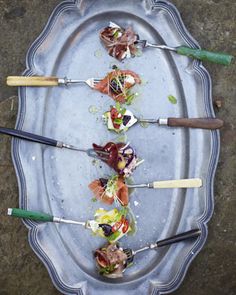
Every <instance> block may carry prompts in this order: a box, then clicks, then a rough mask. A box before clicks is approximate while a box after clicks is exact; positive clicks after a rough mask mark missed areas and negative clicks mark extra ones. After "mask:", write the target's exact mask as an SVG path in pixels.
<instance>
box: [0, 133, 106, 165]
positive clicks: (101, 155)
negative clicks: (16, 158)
mask: <svg viewBox="0 0 236 295" xmlns="http://www.w3.org/2000/svg"><path fill="white" fill-rule="evenodd" d="M0 133H2V134H6V135H10V136H13V137H17V138H20V139H24V140H28V141H31V142H36V143H41V144H45V145H49V146H54V147H57V148H67V149H71V150H74V151H78V152H83V153H86V154H87V155H88V156H89V157H92V158H96V159H99V160H102V161H106V160H107V159H108V156H109V153H107V152H104V151H95V150H94V149H92V148H91V149H81V148H78V147H75V146H73V145H71V144H67V143H64V142H62V141H58V140H55V139H52V138H48V137H44V136H41V135H37V134H34V133H30V132H26V131H22V130H17V129H11V128H5V127H0Z"/></svg>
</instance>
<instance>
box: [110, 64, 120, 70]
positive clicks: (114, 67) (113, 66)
mask: <svg viewBox="0 0 236 295" xmlns="http://www.w3.org/2000/svg"><path fill="white" fill-rule="evenodd" d="M111 68H112V69H113V70H119V68H118V66H117V65H112V67H111Z"/></svg>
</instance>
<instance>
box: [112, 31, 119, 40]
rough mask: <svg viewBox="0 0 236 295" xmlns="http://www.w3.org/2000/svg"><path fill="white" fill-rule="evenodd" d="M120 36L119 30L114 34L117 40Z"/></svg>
mask: <svg viewBox="0 0 236 295" xmlns="http://www.w3.org/2000/svg"><path fill="white" fill-rule="evenodd" d="M118 36H119V30H116V31H115V33H114V34H113V37H114V38H115V39H117V38H118Z"/></svg>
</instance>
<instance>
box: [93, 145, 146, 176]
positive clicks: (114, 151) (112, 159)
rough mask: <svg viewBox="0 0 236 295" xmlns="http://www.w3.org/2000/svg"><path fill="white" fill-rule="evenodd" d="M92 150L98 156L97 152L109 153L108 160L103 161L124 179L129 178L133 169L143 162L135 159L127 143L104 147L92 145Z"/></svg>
mask: <svg viewBox="0 0 236 295" xmlns="http://www.w3.org/2000/svg"><path fill="white" fill-rule="evenodd" d="M93 148H94V150H95V151H96V152H97V154H98V156H99V151H102V152H107V153H109V155H108V158H107V159H106V160H103V161H104V162H105V163H106V164H107V165H108V166H110V167H111V168H113V169H114V170H115V171H116V172H117V173H118V174H119V175H123V176H124V177H129V176H130V175H131V174H132V173H133V171H134V170H135V168H136V167H137V166H138V165H140V164H141V163H142V162H143V160H139V159H138V158H137V155H136V153H135V151H134V149H133V148H132V147H131V146H130V144H129V143H127V144H125V143H114V142H108V143H107V144H106V145H105V146H100V145H97V144H95V143H94V144H93Z"/></svg>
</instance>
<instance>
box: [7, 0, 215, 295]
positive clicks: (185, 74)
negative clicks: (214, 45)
mask: <svg viewBox="0 0 236 295" xmlns="http://www.w3.org/2000/svg"><path fill="white" fill-rule="evenodd" d="M111 20H112V21H113V22H116V23H118V24H119V25H121V26H124V27H126V26H128V25H132V27H133V28H134V30H135V31H136V32H138V33H139V35H140V38H141V39H147V40H149V41H150V42H154V43H161V44H165V43H168V44H170V45H172V46H178V45H183V44H186V45H188V46H191V47H198V44H197V43H196V41H195V40H194V39H193V38H192V37H191V36H190V34H189V33H188V32H187V31H186V29H185V27H184V25H183V23H182V20H181V19H180V16H179V14H178V12H177V10H176V8H175V7H174V6H173V5H171V4H170V3H169V2H166V1H153V2H152V1H148V0H147V1H134V0H131V1H125V0H120V1H116V0H109V1H104V0H99V1H86V0H85V1H64V2H62V3H61V4H60V5H59V6H57V7H56V9H55V10H54V12H53V14H52V16H51V17H50V19H49V22H48V23H47V25H46V27H45V29H44V31H43V32H42V34H41V35H40V36H39V38H38V39H37V40H36V41H35V42H34V43H33V45H32V46H31V47H30V49H29V52H28V55H27V69H26V70H25V72H24V75H25V76H30V75H45V76H50V75H55V76H58V77H64V76H68V77H70V78H81V79H84V78H87V77H101V76H105V74H106V73H107V72H109V71H110V70H111V68H112V66H113V65H114V64H116V65H118V66H119V67H120V68H122V69H131V70H133V71H134V72H137V73H138V74H139V75H140V76H141V77H142V80H143V83H142V86H141V87H140V95H139V97H138V98H137V99H136V101H135V102H134V103H133V105H132V106H131V107H130V109H131V110H132V111H134V112H135V113H136V114H137V115H138V114H139V113H140V114H142V115H143V116H144V117H150V118H155V117H171V116H172V117H182V116H186V117H187V116H188V117H207V116H209V117H212V116H214V113H213V109H212V104H211V80H210V77H209V74H208V73H207V71H206V70H205V69H204V67H203V66H202V65H201V63H200V62H198V61H192V60H190V59H188V58H187V57H184V56H178V55H174V54H172V53H170V52H164V51H161V50H152V49H150V50H149V49H147V50H146V51H145V53H143V55H141V56H140V57H136V58H133V59H128V60H125V61H124V62H122V63H119V62H118V61H116V60H115V59H113V58H112V57H110V56H108V54H107V52H106V51H105V49H104V48H103V47H102V45H101V43H100V41H99V37H98V34H99V30H100V29H101V28H103V27H104V26H106V25H107V24H108V23H109V21H111ZM169 95H174V96H175V97H176V99H177V104H171V103H170V101H168V96H169ZM19 99H20V106H19V112H18V120H17V126H16V127H17V128H19V129H23V130H27V131H29V132H34V133H37V134H42V135H44V136H48V137H54V138H57V139H58V140H62V141H65V142H71V143H72V144H74V145H77V146H81V147H89V146H91V144H92V143H93V142H96V143H98V144H102V143H105V142H107V141H109V140H113V139H114V138H115V137H116V135H114V134H113V133H110V132H109V131H107V130H106V128H105V126H104V125H103V124H102V119H101V115H102V113H103V112H104V111H105V110H107V109H108V108H109V106H110V104H112V100H111V99H110V98H109V97H108V96H105V95H101V94H100V93H98V92H96V91H93V90H91V89H90V88H88V87H86V86H71V87H69V88H67V87H53V88H50V89H49V88H43V87H42V88H37V87H36V88H33V87H29V88H25V87H21V88H20V89H19ZM91 109H93V110H96V111H95V112H94V111H93V112H91ZM127 140H128V141H129V142H131V143H132V146H134V147H135V148H136V150H137V152H138V155H139V156H140V157H142V158H144V159H145V162H144V163H143V164H142V165H141V166H140V167H139V168H138V169H137V170H136V171H135V173H134V175H133V178H134V181H135V183H139V182H144V181H145V182H148V181H152V180H157V179H160V180H161V179H179V178H194V177H200V178H202V179H203V183H204V185H203V187H202V188H200V189H187V190H186V189H174V190H171V189H167V190H156V191H153V190H148V189H144V190H142V191H140V190H137V191H134V192H133V194H132V197H131V204H130V207H131V210H132V211H133V214H134V216H135V218H136V221H137V228H138V230H137V233H136V235H135V236H128V237H126V238H124V239H123V240H122V245H125V246H126V247H130V248H133V249H136V248H139V247H141V246H144V245H145V244H146V243H149V242H155V241H156V240H157V239H162V238H165V237H167V236H171V235H174V234H176V233H177V232H183V231H186V230H189V229H191V228H195V227H200V228H201V230H202V235H201V238H200V239H199V240H198V241H197V242H196V241H188V242H186V243H180V244H176V245H173V246H171V247H170V248H163V249H160V250H159V251H149V252H147V253H144V254H142V255H141V254H140V256H139V257H138V259H136V260H135V263H134V265H133V266H132V267H131V268H130V269H128V270H127V272H126V273H125V275H124V277H123V278H122V279H118V280H115V281H114V280H109V279H106V278H103V277H101V276H99V275H98V274H97V272H96V268H95V265H94V261H93V258H92V251H93V250H94V249H95V248H96V247H99V246H101V245H102V244H103V243H104V241H103V240H102V239H100V238H97V237H93V236H92V235H91V233H90V232H84V230H83V229H81V228H79V227H76V226H73V225H71V226H67V225H63V224H58V225H55V224H49V223H45V224H37V223H35V222H32V221H25V225H26V226H27V227H28V228H29V242H30V245H31V247H32V248H33V250H34V251H35V252H36V254H37V255H38V256H39V258H40V259H41V260H42V261H43V263H44V264H45V266H46V267H47V269H48V271H49V274H50V276H51V278H52V281H53V283H54V284H55V286H56V287H57V288H58V289H59V290H60V291H61V292H62V293H63V294H82V293H83V294H87V293H88V294H111V292H112V294H119V295H122V294H127V292H128V294H130V295H132V294H148V293H152V294H154V293H155V294H162V292H165V293H169V292H171V291H173V290H174V289H176V288H177V287H178V286H179V284H180V283H181V281H182V280H183V278H184V275H185V273H186V270H187V268H188V266H189V264H190V262H191V261H192V260H193V258H194V257H195V256H196V254H197V253H198V252H199V251H200V249H201V248H202V246H203V244H204V242H205V240H206V237H207V225H206V223H207V221H208V220H209V218H210V217H211V214H212V210H213V178H214V173H215V169H216V165H217V160H218V152H219V133H218V131H208V130H200V129H183V128H168V127H162V128H158V127H157V126H154V125H152V126H148V128H141V127H139V126H134V127H133V128H131V129H130V130H129V131H128V132H127ZM12 150H13V159H14V163H15V169H16V173H17V176H18V181H19V187H20V206H21V207H22V208H25V209H29V210H38V211H43V212H48V213H53V214H54V215H56V216H61V217H65V218H68V217H69V218H70V219H80V220H82V219H83V220H86V219H87V218H89V217H91V215H92V214H93V212H94V210H95V209H96V208H99V207H101V206H102V204H99V203H98V202H96V203H93V202H91V198H92V195H91V192H90V191H89V189H88V187H87V185H88V184H89V182H91V180H93V179H95V178H98V177H102V176H104V175H107V174H110V173H111V170H109V168H108V167H106V166H105V165H103V164H100V163H99V164H98V163H97V162H96V161H93V160H92V159H90V158H88V157H86V155H82V154H81V155H79V154H78V153H76V152H73V151H69V150H58V149H54V148H50V147H45V146H42V145H37V144H33V143H29V142H24V141H19V140H14V141H13V149H12ZM134 201H136V202H134ZM111 284H112V285H111ZM111 290H112V291H111Z"/></svg>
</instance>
